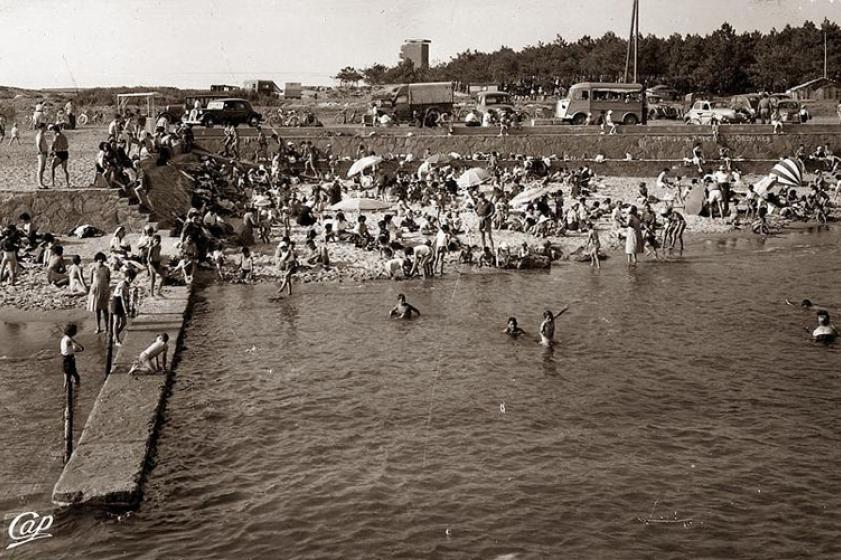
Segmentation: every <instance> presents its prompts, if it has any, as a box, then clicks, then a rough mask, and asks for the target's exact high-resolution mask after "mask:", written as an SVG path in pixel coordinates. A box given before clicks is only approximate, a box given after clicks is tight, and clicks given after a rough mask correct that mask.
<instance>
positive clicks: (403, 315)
mask: <svg viewBox="0 0 841 560" xmlns="http://www.w3.org/2000/svg"><path fill="white" fill-rule="evenodd" d="M412 314H415V315H418V316H420V314H421V312H420V311H418V308H417V307H415V306H414V305H412V304H410V303H407V302H406V296H405V295H403V294H399V295H398V296H397V305H395V306H394V307H393V308H392V309H391V311H390V312H389V314H388V316H389V317H394V316H395V315H396V316H398V317H399V318H400V319H411V318H412Z"/></svg>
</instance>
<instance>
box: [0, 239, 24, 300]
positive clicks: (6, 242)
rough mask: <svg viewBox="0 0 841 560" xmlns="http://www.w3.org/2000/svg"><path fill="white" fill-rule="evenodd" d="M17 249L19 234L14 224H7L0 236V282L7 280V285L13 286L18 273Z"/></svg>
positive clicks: (18, 247) (18, 246)
mask: <svg viewBox="0 0 841 560" xmlns="http://www.w3.org/2000/svg"><path fill="white" fill-rule="evenodd" d="M18 249H20V234H19V232H18V230H17V228H16V227H15V226H14V224H9V225H8V226H6V228H5V229H4V230H3V232H2V234H0V250H2V251H3V257H2V259H0V282H2V281H3V280H5V279H8V282H9V285H10V286H14V285H15V278H16V276H17V272H18Z"/></svg>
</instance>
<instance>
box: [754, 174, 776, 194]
mask: <svg viewBox="0 0 841 560" xmlns="http://www.w3.org/2000/svg"><path fill="white" fill-rule="evenodd" d="M776 179H777V176H776V175H768V176H767V177H763V178H762V179H760V180H759V181H758V182H757V183H756V184H755V185H754V186H753V191H754V192H755V193H756V194H758V195H759V196H763V197H764V196H765V195H766V194H767V193H768V189H769V188H771V187H772V186H773V185H774V182H775V181H776Z"/></svg>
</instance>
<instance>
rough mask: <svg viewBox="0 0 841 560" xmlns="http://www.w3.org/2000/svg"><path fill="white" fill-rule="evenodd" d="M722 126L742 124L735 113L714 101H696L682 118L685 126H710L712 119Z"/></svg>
mask: <svg viewBox="0 0 841 560" xmlns="http://www.w3.org/2000/svg"><path fill="white" fill-rule="evenodd" d="M714 118H715V119H718V122H720V123H723V124H728V123H737V122H742V119H741V118H740V117H739V116H738V114H737V113H736V111H734V110H733V109H731V108H730V107H728V106H726V105H724V104H723V103H718V102H715V101H705V100H701V101H696V102H695V104H694V105H692V108H691V109H690V110H689V112H687V113H686V114H685V115H684V116H683V122H685V123H686V124H710V123H712V120H713V119H714Z"/></svg>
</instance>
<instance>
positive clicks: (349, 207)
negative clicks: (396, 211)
mask: <svg viewBox="0 0 841 560" xmlns="http://www.w3.org/2000/svg"><path fill="white" fill-rule="evenodd" d="M388 208H391V204H389V203H388V202H383V201H382V200H376V199H374V198H346V199H344V200H342V201H341V202H338V203H336V204H334V205H332V206H331V207H330V210H333V211H334V212H374V211H376V210H386V209H388Z"/></svg>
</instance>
